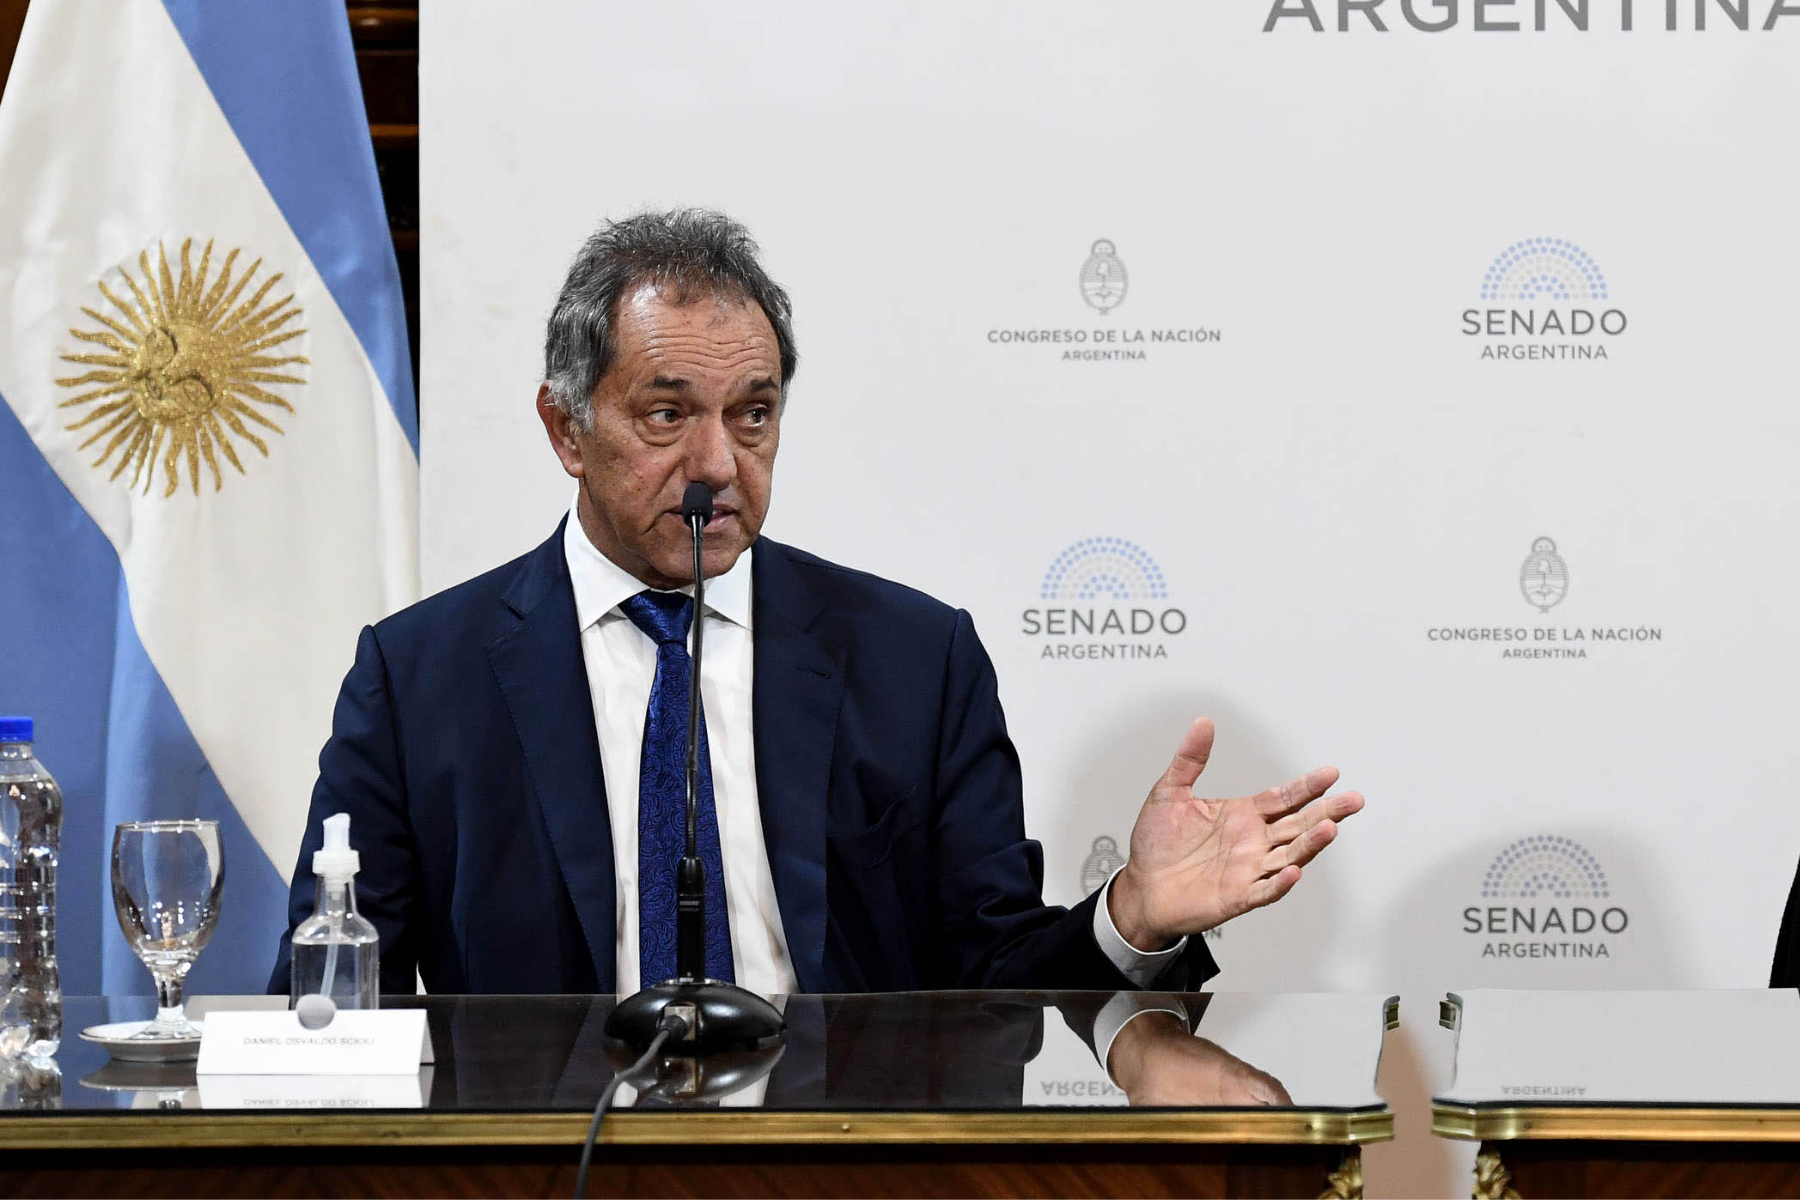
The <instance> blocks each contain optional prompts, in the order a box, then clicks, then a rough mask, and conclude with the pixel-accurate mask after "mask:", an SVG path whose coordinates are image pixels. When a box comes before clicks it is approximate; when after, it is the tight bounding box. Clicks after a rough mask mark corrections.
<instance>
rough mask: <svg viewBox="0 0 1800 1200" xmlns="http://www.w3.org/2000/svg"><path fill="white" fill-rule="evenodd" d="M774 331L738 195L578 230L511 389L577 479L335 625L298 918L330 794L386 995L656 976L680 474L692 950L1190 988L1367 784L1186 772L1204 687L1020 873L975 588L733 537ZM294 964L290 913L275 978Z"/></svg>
mask: <svg viewBox="0 0 1800 1200" xmlns="http://www.w3.org/2000/svg"><path fill="white" fill-rule="evenodd" d="M796 361H797V359H796V355H795V351H794V346H793V336H792V331H791V325H790V318H789V306H788V299H787V296H786V294H785V293H783V292H782V290H781V289H780V288H779V287H777V286H776V285H775V284H774V283H773V282H772V281H771V280H770V279H769V278H768V276H767V275H766V274H764V272H763V270H762V268H761V266H760V264H759V263H758V262H757V259H756V254H755V245H754V243H753V242H751V240H750V239H749V236H748V234H747V233H746V232H745V230H744V229H743V228H742V227H741V226H739V225H737V224H735V223H734V222H731V221H729V220H728V219H726V218H724V217H722V216H720V215H719V214H716V213H708V212H699V211H692V210H687V211H678V212H669V213H646V214H643V215H640V216H637V217H633V218H630V219H628V220H625V221H620V222H615V223H613V224H611V225H609V226H607V227H605V228H603V229H602V230H601V231H600V232H599V233H597V234H595V235H594V236H593V237H592V238H591V239H589V241H588V243H587V244H586V245H585V246H584V247H583V249H582V251H581V253H580V255H578V256H577V258H576V260H575V262H574V264H573V265H572V267H571V268H570V271H569V275H568V278H567V281H566V282H565V284H564V287H563V290H562V293H561V295H560V297H559V299H558V301H557V305H556V309H555V311H554V312H553V314H552V316H551V319H550V322H549V332H548V337H547V339H546V370H545V375H546V379H545V382H544V384H543V386H542V387H541V388H540V389H539V393H538V400H537V409H538V413H539V415H540V417H541V418H542V420H543V423H544V428H545V431H546V433H547V434H548V436H549V440H550V443H551V446H552V447H553V449H554V450H555V452H556V454H557V457H558V458H559V460H560V461H561V463H562V466H563V469H564V470H565V471H566V472H567V473H568V474H569V475H570V476H571V477H573V478H574V479H575V480H576V483H577V495H576V499H575V502H574V504H573V506H572V508H571V511H570V515H569V517H568V518H567V519H566V520H565V521H564V523H563V524H562V525H561V526H559V527H558V528H557V530H556V532H555V533H554V534H552V535H551V537H550V538H549V540H547V541H546V542H544V543H543V545H541V546H539V547H538V548H537V549H536V550H533V551H531V552H530V553H529V554H526V555H525V556H524V557H522V558H519V559H517V560H515V561H513V562H511V563H508V564H506V565H505V566H502V567H500V568H498V569H496V570H494V571H490V572H489V573H487V574H485V575H482V576H480V577H478V578H476V579H473V580H470V581H468V582H467V583H464V584H461V585H459V586H457V587H454V588H451V589H449V590H448V591H445V592H442V593H440V594H439V595H436V596H433V597H431V598H429V599H427V600H424V601H422V602H421V603H419V604H417V605H414V606H413V607H411V608H409V609H406V610H405V611H403V612H400V613H397V614H396V615H394V616H392V617H389V618H388V619H387V620H385V621H382V622H380V623H379V624H377V625H375V626H373V627H372V628H367V629H364V630H363V633H362V637H361V640H360V642H359V644H358V646H357V652H356V661H355V665H354V666H353V667H352V668H351V670H350V673H349V675H348V676H347V677H346V679H345V681H344V687H343V691H342V694H341V695H340V697H339V699H338V704H337V710H336V714H335V717H334V723H333V729H332V735H331V739H330V741H329V742H327V744H326V746H325V748H324V750H323V751H322V752H321V754H320V758H319V779H318V782H317V784H316V786H315V788H314V791H313V797H312V807H311V812H310V814H309V816H308V819H307V833H306V838H305V842H304V845H303V848H302V851H301V855H300V861H299V864H298V865H297V867H296V869H295V871H294V879H293V896H292V903H291V910H290V914H291V921H292V922H293V923H294V924H297V923H298V922H299V921H300V920H302V919H303V918H305V917H306V916H307V915H309V913H310V912H311V909H312V905H313V898H314V879H313V876H312V872H311V870H310V869H309V866H310V862H311V855H312V852H313V851H314V850H316V849H318V847H319V846H320V844H321V839H322V833H321V822H322V821H323V819H324V818H325V817H327V816H329V815H331V814H332V813H335V812H348V813H349V814H350V815H351V818H352V824H351V833H352V838H353V841H354V844H355V845H356V846H357V848H358V849H359V850H360V852H361V860H362V872H361V874H360V875H359V876H358V878H357V898H358V903H359V906H360V908H361V911H362V913H363V915H364V916H365V917H367V918H369V919H370V920H371V921H373V922H374V924H375V927H376V928H377V929H378V930H379V931H380V934H381V954H382V960H381V962H382V971H381V975H382V987H383V990H386V991H399V992H411V991H412V990H413V982H414V972H415V970H416V971H418V972H419V973H420V974H421V975H422V976H423V978H424V982H425V985H426V987H427V988H428V989H429V990H431V991H434V992H512V993H519V992H612V991H619V992H628V991H632V990H635V988H636V987H637V986H639V985H640V984H641V983H650V982H655V981H656V980H657V979H659V978H662V977H664V972H665V969H666V967H667V965H668V962H669V959H668V955H669V953H670V951H669V943H670V940H671V939H672V936H673V929H674V912H673V895H672V892H671V890H670V884H669V880H670V878H671V874H670V873H671V872H672V870H673V859H672V858H671V857H670V855H671V854H678V853H679V852H678V851H672V850H670V847H671V846H672V845H674V844H675V842H674V841H672V840H671V839H672V837H673V833H674V828H675V827H676V826H675V825H674V824H672V823H673V822H678V820H679V816H678V814H679V804H680V795H681V791H682V789H681V785H680V778H679V777H680V771H679V765H678V763H677V762H676V761H675V760H674V759H673V757H672V756H673V755H674V754H675V747H676V746H677V744H678V743H679V742H680V741H681V740H682V739H684V738H685V729H686V690H685V689H686V687H687V686H688V674H687V672H688V665H687V651H686V647H685V644H684V639H685V637H686V631H687V629H688V625H689V622H691V620H692V619H693V612H692V609H693V603H692V596H691V587H690V588H689V589H688V592H687V593H684V592H683V591H682V589H683V587H684V585H686V584H690V583H691V579H692V565H691V563H692V545H691V541H690V536H691V535H690V533H689V530H688V527H687V525H686V524H685V522H684V521H683V519H682V517H681V511H680V510H681V503H682V495H683V492H684V491H685V489H686V488H687V486H688V484H689V483H690V482H694V481H699V482H703V483H705V484H707V485H708V486H709V487H711V488H712V490H713V493H714V495H715V505H714V514H713V517H712V520H711V522H710V523H709V524H708V525H707V526H706V528H705V533H704V546H705V549H704V557H703V563H704V570H705V574H706V576H707V578H708V581H709V582H708V585H707V589H706V602H707V603H706V611H704V612H703V613H702V614H701V615H700V619H702V620H704V621H705V622H706V645H707V647H708V651H707V656H706V661H705V667H704V670H703V673H702V680H701V693H702V700H703V704H704V725H703V730H704V733H705V736H706V739H707V746H708V750H707V753H706V755H705V761H704V763H703V766H704V767H705V768H706V771H705V778H704V779H703V789H702V816H701V822H702V842H703V843H705V850H706V855H707V856H709V858H710V861H709V862H708V875H709V884H710V885H711V888H712V891H711V894H710V897H709V918H708V929H709V944H708V953H707V958H708V969H709V972H710V973H713V974H715V975H718V974H720V973H721V971H723V972H724V973H725V977H726V978H735V979H736V981H737V982H739V983H741V984H743V985H744V986H747V987H750V988H752V989H754V990H761V991H769V992H777V991H785V992H796V991H798V992H864V991H888V990H900V989H943V988H1021V987H1030V988H1088V989H1107V990H1111V989H1117V988H1121V987H1132V986H1136V987H1144V986H1151V985H1154V986H1156V987H1159V988H1164V989H1185V988H1190V987H1194V986H1197V985H1198V984H1200V983H1201V982H1202V981H1204V980H1205V979H1206V978H1207V977H1209V976H1210V975H1211V974H1212V973H1213V972H1214V971H1215V970H1216V968H1215V967H1214V965H1213V962H1212V959H1211V957H1210V955H1208V953H1207V951H1206V949H1205V946H1204V943H1203V941H1202V939H1201V938H1199V937H1198V936H1197V935H1198V934H1200V933H1202V932H1203V931H1205V930H1207V929H1210V928H1213V927H1214V926H1216V925H1219V924H1221V923H1222V922H1224V921H1226V920H1229V919H1230V918H1231V917H1233V916H1236V915H1238V914H1239V913H1242V912H1245V911H1248V910H1249V909H1252V908H1256V907H1258V906H1260V905H1264V904H1268V903H1271V902H1273V901H1275V900H1277V899H1279V898H1280V897H1281V896H1282V895H1284V894H1286V892H1287V891H1288V890H1289V889H1290V888H1292V887H1293V886H1294V884H1295V883H1296V882H1297V881H1298V879H1299V878H1300V873H1301V868H1302V867H1303V866H1304V865H1305V864H1306V863H1307V862H1308V861H1309V860H1311V859H1312V857H1313V856H1314V855H1316V854H1317V853H1319V851H1320V850H1322V849H1324V847H1325V846H1326V845H1327V844H1328V843H1329V842H1330V841H1331V840H1332V838H1333V837H1334V836H1335V833H1336V829H1337V823H1338V822H1340V821H1342V820H1343V819H1344V818H1345V817H1348V816H1349V815H1351V814H1352V813H1354V812H1356V811H1357V810H1358V809H1360V808H1361V806H1362V799H1361V797H1359V796H1358V795H1356V794H1355V793H1353V792H1351V793H1342V794H1338V795H1331V796H1328V795H1326V792H1327V789H1328V788H1329V787H1330V786H1331V784H1332V783H1333V782H1335V780H1336V778H1337V772H1336V771H1335V770H1332V769H1330V768H1323V769H1320V770H1317V771H1313V772H1311V773H1310V774H1308V775H1306V776H1304V777H1303V778H1301V779H1297V780H1294V781H1293V782H1291V783H1289V784H1287V785H1285V786H1282V787H1278V788H1271V789H1270V790H1268V791H1266V792H1263V793H1260V794H1259V795H1256V796H1249V797H1242V798H1239V799H1233V800H1203V799H1197V798H1196V797H1195V796H1194V794H1193V790H1192V788H1193V784H1194V783H1195V781H1196V779H1197V778H1198V777H1199V774H1200V772H1201V770H1202V769H1203V768H1204V766H1205V763H1206V758H1207V755H1208V752H1209V751H1210V749H1211V745H1212V737H1213V731H1212V726H1211V723H1210V722H1208V721H1207V720H1205V719H1204V718H1202V719H1200V720H1198V721H1196V722H1195V723H1194V724H1193V726H1192V727H1191V728H1190V729H1189V730H1188V732H1187V734H1186V736H1185V737H1184V738H1183V739H1182V741H1181V744H1180V746H1179V747H1178V748H1177V750H1176V753H1175V756H1174V760H1173V761H1172V763H1171V764H1170V766H1169V768H1168V770H1167V771H1166V772H1164V774H1163V776H1162V778H1161V779H1159V780H1158V781H1157V783H1156V785H1155V786H1154V787H1153V788H1152V789H1151V791H1150V794H1149V798H1148V799H1147V801H1146V802H1145V804H1144V807H1143V810H1142V812H1141V813H1140V815H1139V817H1138V820H1137V824H1136V827H1135V828H1134V830H1133V832H1132V836H1131V847H1130V851H1131V853H1130V858H1129V860H1128V861H1127V863H1126V864H1125V866H1124V867H1122V868H1121V869H1120V870H1119V871H1118V872H1117V873H1115V875H1114V876H1113V877H1112V879H1111V880H1109V881H1108V883H1107V884H1106V886H1104V887H1102V888H1100V889H1099V890H1097V891H1096V892H1095V893H1094V894H1093V895H1092V896H1090V897H1089V898H1088V899H1087V900H1086V901H1085V902H1083V903H1082V904H1080V905H1077V906H1076V907H1075V908H1074V909H1073V910H1065V909H1062V908H1058V907H1051V906H1047V905H1045V904H1044V902H1043V899H1042V891H1041V888H1042V874H1043V862H1042V853H1041V850H1040V848H1039V846H1038V844H1037V843H1036V842H1033V841H1030V840H1028V839H1027V838H1026V836H1025V828H1024V819H1023V802H1022V797H1021V787H1020V776H1019V764H1018V759H1017V756H1016V754H1015V753H1014V750H1013V746H1012V743H1011V741H1010V740H1009V739H1008V737H1007V733H1006V725H1005V720H1004V718H1003V716H1002V714H1001V710H1000V703H999V699H998V694H997V687H996V681H995V676H994V670H993V666H992V664H991V663H990V662H989V660H988V656H987V654H986V652H985V651H984V650H983V649H982V646H981V642H980V640H979V639H978V638H977V637H976V635H975V629H974V626H973V624H972V623H971V621H970V619H969V615H968V614H967V613H966V612H962V611H959V610H957V609H954V608H951V607H949V606H947V605H945V604H942V603H940V602H938V601H936V600H933V599H931V598H930V597H928V596H925V595H922V594H920V593H918V592H916V591H912V590H910V589H908V588H905V587H902V586H900V585H898V584H895V583H890V582H888V581H886V580H882V579H878V578H875V577H874V576H871V575H867V574H864V573H862V572H859V571H854V570H851V569H849V568H846V567H841V566H837V565H835V564H833V563H829V562H825V561H823V560H821V559H819V558H815V557H814V556H812V555H810V554H807V553H805V552H804V551H801V550H797V549H794V548H792V547H789V546H784V545H781V544H779V543H776V542H773V541H770V540H769V539H767V538H763V537H760V536H759V533H760V530H761V527H762V524H763V518H764V516H765V514H766V513H767V511H768V505H769V498H770V481H771V476H772V471H773V468H774V464H775V456H776V450H777V448H778V446H779V443H780V432H781V417H782V405H783V401H784V398H785V394H786V389H787V386H788V384H789V382H790V380H791V379H792V377H793V373H794V367H795V363H796ZM665 860H666V861H665ZM721 910H722V911H721ZM290 932H291V927H290ZM287 963H288V944H287V939H286V938H285V937H284V938H283V940H282V947H281V956H280V961H279V962H278V964H277V967H276V970H275V975H274V978H273V979H272V981H271V988H272V989H273V990H276V991H283V990H286V988H287V984H288V966H287ZM668 973H672V972H668Z"/></svg>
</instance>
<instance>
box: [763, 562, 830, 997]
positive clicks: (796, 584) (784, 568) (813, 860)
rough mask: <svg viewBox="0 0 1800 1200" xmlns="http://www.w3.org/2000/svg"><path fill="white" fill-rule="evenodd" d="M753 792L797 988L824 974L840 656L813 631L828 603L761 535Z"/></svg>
mask: <svg viewBox="0 0 1800 1200" xmlns="http://www.w3.org/2000/svg"><path fill="white" fill-rule="evenodd" d="M751 582H752V595H751V603H752V605H753V607H754V625H755V660H756V681H755V685H754V688H753V695H752V697H751V709H752V718H751V719H752V721H753V722H754V724H755V726H756V730H755V738H754V740H755V744H756V790H757V795H758V799H759V803H760V806H761V809H762V824H763V841H764V843H765V844H766V845H767V847H768V851H769V868H770V870H771V872H772V873H773V875H774V877H775V899H776V903H777V907H779V908H780V910H781V927H782V932H783V933H784V934H785V935H786V937H787V945H788V955H789V957H790V958H791V959H792V961H793V964H794V974H795V975H796V976H797V977H798V979H799V981H800V990H801V991H803V992H816V991H820V990H822V989H823V987H824V979H825V789H826V784H827V781H828V777H829V774H830V770H831V750H832V743H833V741H834V740H835V738H836V732H837V716H838V701H839V698H840V695H841V693H842V690H843V680H844V672H843V663H842V662H841V661H839V660H838V658H837V657H836V656H834V654H833V653H832V652H831V649H830V648H829V647H828V646H826V645H825V644H824V642H823V640H822V639H821V637H820V636H819V635H820V631H819V630H818V629H817V628H816V626H817V625H818V623H819V620H820V618H821V617H822V616H823V615H824V611H825V609H824V604H823V602H822V601H820V599H819V598H818V596H817V595H816V594H815V593H814V592H813V591H812V589H811V588H810V587H808V586H807V584H806V581H805V580H804V579H803V578H802V577H801V575H800V573H799V571H797V570H796V569H795V566H794V563H793V560H792V559H791V558H790V557H789V552H788V549H787V547H785V546H783V545H780V544H779V543H776V542H771V541H769V540H768V539H767V538H763V539H761V540H760V541H758V542H757V543H756V550H755V554H754V557H753V558H752V559H751Z"/></svg>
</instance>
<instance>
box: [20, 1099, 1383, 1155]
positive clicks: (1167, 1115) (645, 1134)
mask: <svg viewBox="0 0 1800 1200" xmlns="http://www.w3.org/2000/svg"><path fill="white" fill-rule="evenodd" d="M589 1120H591V1116H590V1114H588V1113H580V1112H566V1113H533V1112H522V1113H415V1114H405V1113H398V1114H397V1113H393V1112H383V1113H341V1112H340V1113H324V1112H317V1111H312V1112H306V1113H270V1112H261V1113H215V1114H203V1115H194V1116H187V1115H176V1114H169V1113H144V1114H141V1115H140V1114H136V1113H130V1114H127V1113H110V1114H105V1115H94V1116H71V1115H63V1116H48V1115H46V1116H24V1115H20V1116H9V1117H5V1118H3V1119H0V1149H7V1150H83V1149H102V1148H104V1149H168V1148H183V1149H186V1148H201V1147H208V1148H219V1147H257V1146H266V1147H274V1146H322V1145H333V1146H548V1145H569V1146H578V1145H580V1144H581V1142H582V1141H583V1139H585V1138H586V1136H587V1127H588V1122H589ZM1393 1136H1394V1114H1393V1113H1392V1112H1391V1111H1389V1110H1387V1109H1385V1108H1375V1109H1340V1110H1325V1111H1318V1110H1295V1109H1275V1110H1271V1109H1251V1110H1244V1111H1240V1110H1230V1111H1217V1110H1214V1111H1208V1110H1168V1111H1147V1110H1146V1111H1141V1112H1131V1113H1128V1114H1126V1115H1114V1114H1113V1113H1112V1112H1109V1111H1107V1110H1105V1109H1099V1110H1093V1109H1090V1110H1086V1111H1070V1110H1067V1109H1060V1110H1056V1111H1052V1112H1038V1113H1013V1112H1009V1113H992V1112H969V1113H959V1112H910V1113H876V1112H839V1113H826V1112H807V1113H796V1112H761V1111H757V1110H754V1109H743V1110H736V1111H733V1110H717V1111H712V1112H708V1113H705V1114H695V1113H670V1112H663V1113H634V1112H630V1111H625V1112H621V1113H619V1114H618V1115H617V1116H612V1115H608V1117H607V1123H606V1129H605V1130H604V1136H603V1137H602V1138H601V1141H602V1142H603V1143H606V1144H613V1145H673V1144H688V1145H721V1146H723V1145H758V1144H781V1143H786V1144H812V1145H827V1144H833V1143H836V1144H840V1145H867V1144H874V1143H883V1142H915V1143H918V1142H924V1143H939V1144H962V1145H975V1144H1004V1143H1040V1144H1065V1145H1068V1144H1083V1145H1095V1144H1105V1143H1123V1142H1131V1143H1155V1144H1163V1145H1166V1144H1188V1145H1194V1144H1238V1145H1313V1146H1356V1145H1362V1144H1364V1143H1367V1142H1384V1141H1389V1140H1391V1139H1392V1138H1393Z"/></svg>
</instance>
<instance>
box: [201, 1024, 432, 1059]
mask: <svg viewBox="0 0 1800 1200" xmlns="http://www.w3.org/2000/svg"><path fill="white" fill-rule="evenodd" d="M200 1028H201V1030H202V1032H201V1035H200V1061H199V1063H198V1064H196V1066H195V1072H196V1074H200V1075H417V1074H418V1072H419V1064H420V1063H428V1062H430V1061H432V1057H431V1035H430V1034H429V1033H428V1032H426V1029H425V1011H424V1010H423V1009H419V1008H396V1009H387V1010H385V1011H381V1010H375V1009H369V1010H354V1009H352V1010H346V1011H342V1012H339V1013H338V1014H337V1016H336V1017H334V1018H333V1019H332V1022H331V1024H329V1025H327V1026H326V1027H325V1028H323V1029H306V1028H303V1027H302V1026H301V1024H300V1019H299V1018H298V1017H296V1016H295V1015H294V1014H293V1013H292V1012H286V1011H284V1012H231V1011H214V1012H210V1013H208V1014H207V1015H206V1021H205V1022H204V1023H203V1024H202V1025H201V1027H200Z"/></svg>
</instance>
